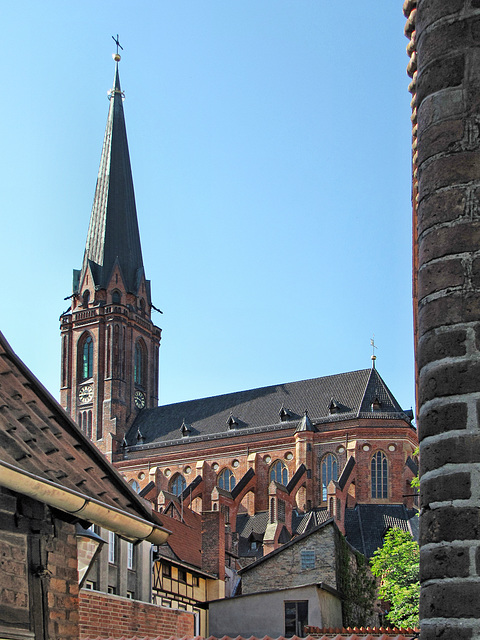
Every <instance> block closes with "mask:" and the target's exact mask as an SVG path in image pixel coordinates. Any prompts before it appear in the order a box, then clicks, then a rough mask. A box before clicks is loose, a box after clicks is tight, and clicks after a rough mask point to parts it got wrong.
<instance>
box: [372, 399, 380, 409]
mask: <svg viewBox="0 0 480 640" xmlns="http://www.w3.org/2000/svg"><path fill="white" fill-rule="evenodd" d="M381 408H382V403H381V402H380V400H379V399H378V398H375V400H374V401H373V402H372V405H371V409H372V411H380V409H381Z"/></svg>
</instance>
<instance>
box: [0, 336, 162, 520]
mask: <svg viewBox="0 0 480 640" xmlns="http://www.w3.org/2000/svg"><path fill="white" fill-rule="evenodd" d="M0 461H2V462H6V463H8V464H11V465H13V466H15V467H16V468H18V469H20V470H21V471H26V472H29V473H32V474H35V475H36V476H38V477H39V478H41V479H43V480H48V481H51V482H55V483H57V484H58V485H60V486H61V487H63V488H66V489H69V490H73V491H77V492H79V493H81V494H83V495H85V496H88V497H89V498H95V499H96V500H100V501H101V502H102V503H104V504H105V505H106V506H111V507H116V508H117V509H122V510H123V511H125V512H127V513H129V514H131V515H135V516H139V517H141V518H144V519H147V520H149V521H151V522H155V523H157V524H160V523H159V520H158V519H157V518H155V516H153V515H152V512H151V509H150V508H149V507H148V506H147V504H146V503H145V502H144V501H143V500H142V499H141V498H139V497H138V496H137V494H136V493H135V491H134V490H133V489H132V488H131V487H130V486H129V485H128V484H127V483H126V482H125V480H124V479H123V478H122V476H121V475H120V474H119V473H118V471H117V470H116V469H115V468H114V467H113V466H112V465H111V464H110V462H109V461H108V460H107V459H106V458H105V456H104V455H103V454H102V453H100V451H99V450H98V449H97V448H96V447H95V445H94V444H93V443H92V442H91V441H90V440H89V439H88V438H87V437H86V436H85V435H84V434H83V433H82V432H81V431H80V429H79V428H78V427H77V425H76V424H75V423H74V422H73V420H72V419H71V418H70V416H69V415H67V413H66V412H65V411H64V410H63V409H62V407H61V406H60V405H59V404H58V403H57V401H56V400H55V399H54V398H53V397H52V396H51V395H50V393H49V392H48V391H47V390H46V389H45V387H44V386H43V385H42V384H41V383H40V382H39V381H38V380H37V378H36V377H35V376H34V375H33V374H32V372H31V371H30V370H29V369H28V368H27V367H26V365H25V364H24V363H23V362H22V361H21V360H20V358H18V356H17V355H16V354H15V353H14V352H13V350H12V348H11V347H10V345H9V344H8V342H7V341H6V339H5V337H4V336H3V334H2V333H1V332H0ZM19 490H20V489H19Z"/></svg>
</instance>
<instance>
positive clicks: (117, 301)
mask: <svg viewBox="0 0 480 640" xmlns="http://www.w3.org/2000/svg"><path fill="white" fill-rule="evenodd" d="M112 302H113V304H120V303H121V302H122V294H121V293H120V291H117V290H116V289H115V291H114V292H113V293H112Z"/></svg>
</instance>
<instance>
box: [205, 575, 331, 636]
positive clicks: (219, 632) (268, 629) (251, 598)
mask: <svg viewBox="0 0 480 640" xmlns="http://www.w3.org/2000/svg"><path fill="white" fill-rule="evenodd" d="M286 600H308V624H310V625H314V626H317V627H323V626H329V627H330V626H335V627H341V626H342V605H341V602H340V600H339V599H338V598H337V597H336V596H334V595H333V594H331V593H329V592H326V591H323V590H322V589H318V588H317V587H316V585H310V586H307V587H297V588H294V589H282V590H281V591H274V592H271V593H252V594H249V595H245V596H239V597H237V598H229V599H226V600H219V601H217V602H211V603H210V605H209V611H210V613H209V620H210V626H209V634H210V635H212V636H216V637H217V638H221V637H222V636H224V635H228V636H231V637H232V638H235V637H236V636H238V635H241V636H243V637H245V638H248V637H249V636H252V635H253V636H257V637H259V638H262V637H263V636H266V635H267V636H270V637H272V638H278V637H279V636H283V635H284V633H285V614H284V604H283V603H284V602H285V601H286Z"/></svg>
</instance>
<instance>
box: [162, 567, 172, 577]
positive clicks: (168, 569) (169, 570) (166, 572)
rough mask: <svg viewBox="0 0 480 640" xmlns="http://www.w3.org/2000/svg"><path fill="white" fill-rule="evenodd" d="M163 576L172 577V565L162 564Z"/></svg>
mask: <svg viewBox="0 0 480 640" xmlns="http://www.w3.org/2000/svg"><path fill="white" fill-rule="evenodd" d="M162 576H163V577H164V578H171V577H172V567H171V566H170V565H169V564H164V565H162Z"/></svg>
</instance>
